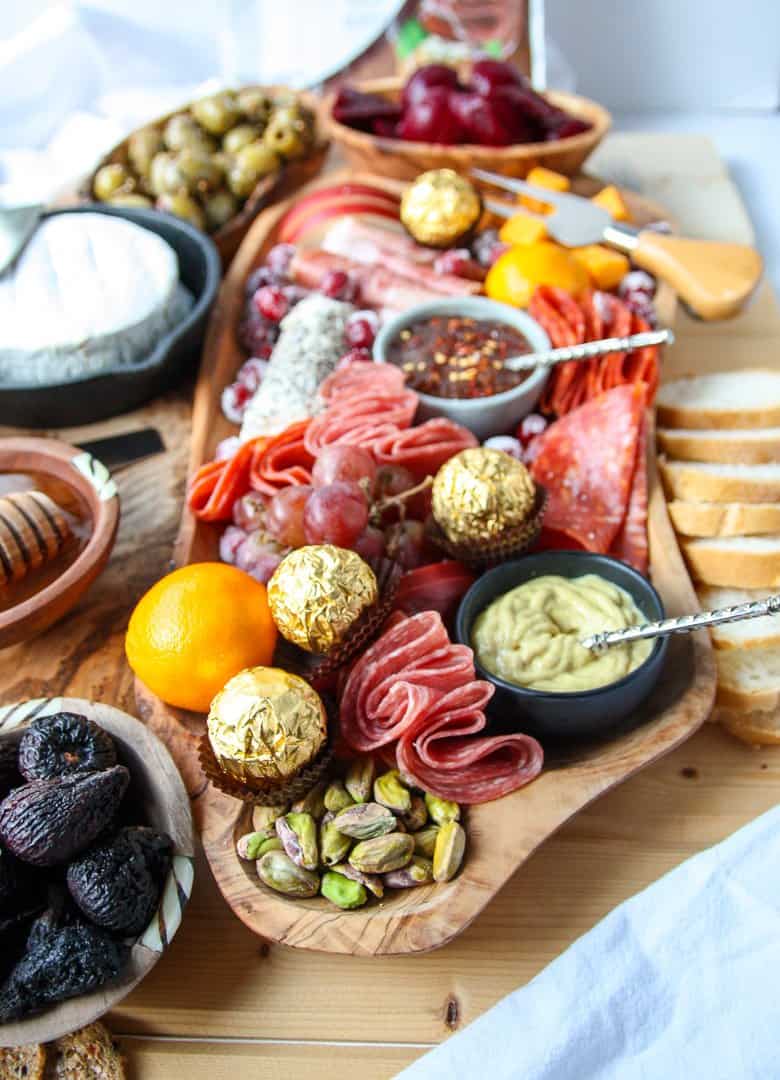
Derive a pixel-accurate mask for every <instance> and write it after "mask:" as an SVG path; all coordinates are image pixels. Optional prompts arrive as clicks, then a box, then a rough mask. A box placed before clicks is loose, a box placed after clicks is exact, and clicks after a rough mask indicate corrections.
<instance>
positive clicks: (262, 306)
mask: <svg viewBox="0 0 780 1080" xmlns="http://www.w3.org/2000/svg"><path fill="white" fill-rule="evenodd" d="M254 300H255V305H256V307H257V310H258V311H259V312H260V314H261V315H263V316H264V317H265V318H266V319H270V320H271V322H274V323H278V322H281V321H282V319H283V318H284V317H285V315H286V314H287V312H288V311H289V310H290V301H289V300H288V299H287V297H286V296H285V295H284V291H283V290H282V289H280V288H279V286H278V285H264V286H263V287H262V288H261V289H258V290H257V292H256V293H255V297H254Z"/></svg>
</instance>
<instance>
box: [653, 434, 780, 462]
mask: <svg viewBox="0 0 780 1080" xmlns="http://www.w3.org/2000/svg"><path fill="white" fill-rule="evenodd" d="M657 436H658V445H659V447H660V448H661V449H662V450H663V451H664V452H665V453H666V454H668V455H669V457H670V458H677V460H678V461H710V462H715V463H721V464H727V465H765V464H769V463H771V462H773V461H780V427H774V428H751V429H749V430H746V429H744V428H735V429H733V430H730V429H728V428H726V429H724V430H722V431H715V430H712V429H710V428H707V429H705V430H703V431H696V430H695V429H694V428H660V429H659V431H658V432H657Z"/></svg>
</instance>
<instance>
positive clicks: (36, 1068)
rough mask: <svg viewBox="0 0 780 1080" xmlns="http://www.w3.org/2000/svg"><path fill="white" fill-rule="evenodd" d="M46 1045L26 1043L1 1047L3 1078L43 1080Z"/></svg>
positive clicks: (4, 1079) (0, 1065) (0, 1074)
mask: <svg viewBox="0 0 780 1080" xmlns="http://www.w3.org/2000/svg"><path fill="white" fill-rule="evenodd" d="M45 1066H46V1047H45V1046H35V1045H29V1044H28V1045H25V1046H6V1047H0V1077H2V1080H42V1077H43V1070H44V1068H45Z"/></svg>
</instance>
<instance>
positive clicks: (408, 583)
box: [394, 559, 475, 623]
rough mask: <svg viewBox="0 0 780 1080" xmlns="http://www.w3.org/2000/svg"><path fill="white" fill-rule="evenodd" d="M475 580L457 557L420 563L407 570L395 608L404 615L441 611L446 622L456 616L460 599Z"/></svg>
mask: <svg viewBox="0 0 780 1080" xmlns="http://www.w3.org/2000/svg"><path fill="white" fill-rule="evenodd" d="M474 580H475V578H474V574H472V572H471V571H470V570H468V569H467V568H466V567H465V566H463V565H462V563H459V562H455V560H454V559H445V560H444V561H443V562H437V563H428V564H427V565H425V566H418V567H416V568H415V569H414V570H407V572H406V573H405V574H404V575H403V577H402V578H401V581H400V584H399V586H398V592H397V593H396V596H395V601H394V607H395V609H396V611H402V612H403V613H404V614H405V615H416V614H417V613H418V612H420V611H438V613H439V614H440V615H441V617H442V619H443V620H444V622H445V623H447V622H449V620H450V619H453V618H454V617H455V612H456V611H457V609H458V605H459V603H460V601H461V600H462V598H463V596H464V595H465V593H466V592H467V590H468V588H469V587H470V586H471V585H472V584H473V583H474Z"/></svg>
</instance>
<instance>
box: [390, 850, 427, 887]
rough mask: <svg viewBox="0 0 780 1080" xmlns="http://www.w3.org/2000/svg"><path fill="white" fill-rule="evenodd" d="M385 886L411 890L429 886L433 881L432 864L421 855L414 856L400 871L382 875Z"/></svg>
mask: <svg viewBox="0 0 780 1080" xmlns="http://www.w3.org/2000/svg"><path fill="white" fill-rule="evenodd" d="M383 880H384V883H385V885H387V886H388V887H389V888H391V889H413V888H414V887H415V886H416V885H430V884H431V882H432V881H433V863H432V862H431V860H430V859H426V858H424V857H423V856H422V855H415V856H414V858H413V859H412V861H411V862H410V863H408V864H407V865H406V866H403V867H401V869H400V870H391V871H390V872H389V873H388V874H384V875H383Z"/></svg>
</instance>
